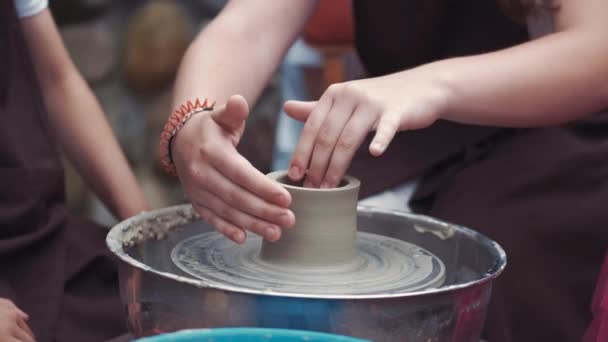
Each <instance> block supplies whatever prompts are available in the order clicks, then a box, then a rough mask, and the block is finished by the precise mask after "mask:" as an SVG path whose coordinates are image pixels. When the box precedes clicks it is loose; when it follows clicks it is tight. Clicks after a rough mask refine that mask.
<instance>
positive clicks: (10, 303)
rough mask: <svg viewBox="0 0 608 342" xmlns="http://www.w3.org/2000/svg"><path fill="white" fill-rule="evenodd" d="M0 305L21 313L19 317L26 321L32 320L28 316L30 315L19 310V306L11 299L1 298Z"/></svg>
mask: <svg viewBox="0 0 608 342" xmlns="http://www.w3.org/2000/svg"><path fill="white" fill-rule="evenodd" d="M0 304H2V305H5V306H8V307H9V308H11V309H13V310H15V311H17V312H18V313H19V315H20V316H21V317H23V318H24V319H26V320H28V319H29V318H30V317H29V316H28V314H26V313H25V312H23V310H21V309H19V307H18V306H17V304H15V303H13V301H12V300H10V299H5V298H0Z"/></svg>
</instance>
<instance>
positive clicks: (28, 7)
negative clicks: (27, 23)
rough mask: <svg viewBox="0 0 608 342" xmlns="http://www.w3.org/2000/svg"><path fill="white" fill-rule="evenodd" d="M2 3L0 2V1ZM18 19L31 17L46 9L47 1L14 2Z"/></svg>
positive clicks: (26, 0)
mask: <svg viewBox="0 0 608 342" xmlns="http://www.w3.org/2000/svg"><path fill="white" fill-rule="evenodd" d="M0 1H2V0H0ZM14 1H15V8H16V9H17V15H18V16H19V18H25V17H31V16H33V15H36V14H38V13H40V12H42V11H43V10H44V9H45V8H47V7H48V5H49V1H48V0H14Z"/></svg>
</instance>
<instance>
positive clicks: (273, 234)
mask: <svg viewBox="0 0 608 342" xmlns="http://www.w3.org/2000/svg"><path fill="white" fill-rule="evenodd" d="M196 203H197V205H199V206H201V207H202V206H204V207H206V208H207V209H209V210H211V211H212V212H213V213H214V214H215V215H217V216H219V217H221V218H222V219H223V220H224V221H226V222H228V223H231V224H233V225H234V226H236V227H238V228H240V229H242V230H249V231H251V232H253V233H256V234H258V235H259V236H261V237H263V238H265V239H267V240H269V241H276V240H278V239H279V238H280V237H281V230H280V228H279V227H278V226H277V225H275V224H272V223H270V222H267V221H263V220H260V219H258V218H256V217H253V216H251V215H249V214H247V213H244V212H242V211H239V210H237V209H235V208H233V207H231V206H228V205H226V203H224V201H222V199H220V198H219V197H217V196H215V195H214V194H212V193H210V192H208V191H204V190H203V191H201V192H200V193H199V195H198V198H197V202H196ZM203 203H204V205H202V204H203Z"/></svg>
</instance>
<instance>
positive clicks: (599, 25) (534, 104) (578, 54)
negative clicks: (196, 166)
mask: <svg viewBox="0 0 608 342" xmlns="http://www.w3.org/2000/svg"><path fill="white" fill-rule="evenodd" d="M607 20H608V2H606V1H603V0H563V1H561V7H560V9H559V10H558V11H557V12H556V13H555V21H556V24H557V25H556V26H557V32H556V33H554V34H551V35H549V36H546V37H543V38H541V39H537V40H534V41H531V42H528V43H525V44H521V45H519V46H515V47H512V48H509V49H504V50H501V51H497V52H493V53H487V54H482V55H477V56H469V57H461V58H453V59H448V60H442V61H438V62H435V63H430V64H427V65H422V66H420V67H417V68H414V69H410V70H406V71H403V72H399V73H395V74H391V75H386V76H383V77H377V78H371V79H366V80H360V81H353V82H347V83H343V84H338V85H334V86H332V87H330V88H329V89H328V90H327V91H326V92H325V93H324V94H323V96H322V97H321V99H320V100H319V102H318V103H303V102H289V103H287V104H286V108H285V109H286V111H287V112H288V114H290V115H291V116H292V117H294V118H296V119H299V120H302V121H304V120H305V121H306V124H305V126H304V129H303V132H302V135H301V137H300V141H299V142H298V146H297V147H296V151H295V152H294V156H293V159H292V162H291V166H290V177H291V178H293V179H295V180H298V179H301V178H303V177H304V173H303V170H306V169H308V174H307V175H306V180H305V184H307V186H314V187H319V186H321V187H324V186H327V187H332V186H335V185H336V184H338V182H339V180H340V179H341V178H342V176H343V175H344V173H345V172H346V169H347V168H348V165H349V164H350V161H351V160H352V157H353V155H354V153H355V151H356V149H357V148H358V146H359V145H361V143H362V142H363V139H364V137H365V136H366V135H367V133H368V132H369V131H370V130H376V134H375V136H374V139H373V140H372V142H371V144H370V147H369V149H370V152H371V153H372V154H373V155H376V156H379V155H381V154H382V153H383V152H384V150H385V149H386V147H387V146H388V144H389V143H390V141H391V140H392V138H393V136H394V135H395V133H396V132H397V131H402V130H410V129H419V128H424V127H427V126H429V125H431V124H432V123H433V122H434V121H436V120H437V119H446V120H451V121H456V122H461V123H468V124H477V125H493V126H508V127H533V126H543V125H554V124H560V123H564V122H567V121H570V120H574V119H576V118H579V117H581V116H584V115H588V114H590V113H593V112H596V111H598V110H600V109H603V108H606V107H608V81H606V80H607V79H608V30H607V29H606V27H605V23H606V21H607ZM326 170H327V171H326Z"/></svg>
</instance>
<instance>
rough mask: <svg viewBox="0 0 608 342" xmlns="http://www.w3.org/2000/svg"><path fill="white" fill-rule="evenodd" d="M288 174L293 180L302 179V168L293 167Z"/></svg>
mask: <svg viewBox="0 0 608 342" xmlns="http://www.w3.org/2000/svg"><path fill="white" fill-rule="evenodd" d="M287 174H288V175H289V178H291V179H300V175H301V173H300V168H299V167H297V166H292V167H290V168H289V171H288V172H287Z"/></svg>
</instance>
